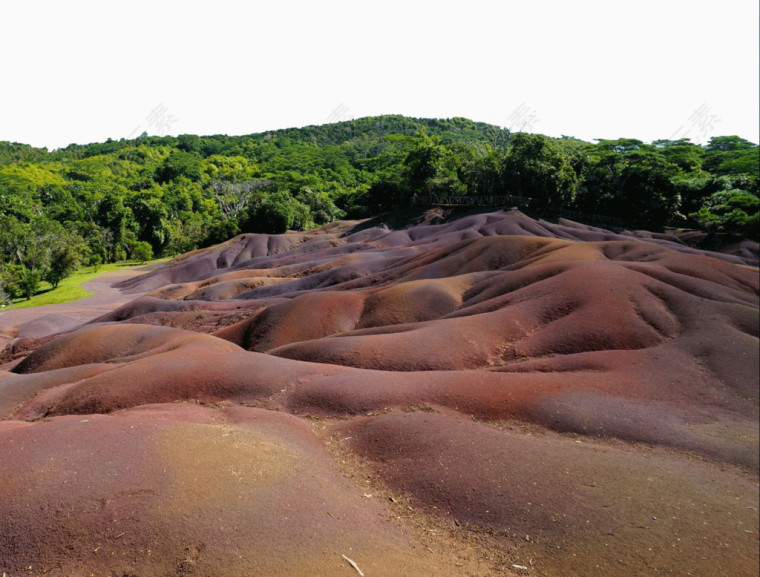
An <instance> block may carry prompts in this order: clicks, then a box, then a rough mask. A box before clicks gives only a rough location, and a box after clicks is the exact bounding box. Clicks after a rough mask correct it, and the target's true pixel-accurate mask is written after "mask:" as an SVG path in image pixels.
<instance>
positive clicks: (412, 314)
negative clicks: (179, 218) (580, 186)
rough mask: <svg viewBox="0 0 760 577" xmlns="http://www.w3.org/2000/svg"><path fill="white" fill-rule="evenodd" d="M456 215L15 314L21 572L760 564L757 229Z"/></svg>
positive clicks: (293, 244) (245, 249)
mask: <svg viewBox="0 0 760 577" xmlns="http://www.w3.org/2000/svg"><path fill="white" fill-rule="evenodd" d="M428 216H429V218H426V219H425V218H420V219H417V221H416V224H415V223H410V224H408V225H406V226H395V225H394V222H393V218H394V217H393V216H392V215H388V217H387V219H386V220H385V221H383V220H382V219H376V220H375V221H367V222H363V223H356V222H354V223H334V224H331V225H329V226H326V227H323V228H322V229H319V230H316V231H310V232H308V233H288V234H286V235H280V236H271V235H258V234H246V235H241V236H239V237H236V238H234V239H232V240H230V241H229V242H227V243H224V244H223V245H219V246H217V247H212V248H209V249H204V250H201V251H196V252H194V253H189V254H187V255H184V256H183V257H181V258H179V259H176V260H175V261H173V262H172V263H170V264H168V265H167V266H164V267H161V268H158V269H156V270H153V271H151V272H149V273H148V274H146V275H143V276H142V277H139V278H133V279H130V280H128V281H127V282H125V283H123V284H122V288H124V289H126V290H129V291H133V292H139V291H145V292H148V291H149V294H148V295H146V296H143V297H141V298H137V299H135V300H133V301H132V302H130V303H127V304H123V305H122V306H120V307H119V308H117V309H115V310H111V309H109V308H105V309H103V310H101V311H100V312H99V313H98V314H89V315H85V316H84V317H83V319H93V318H95V319H96V320H95V321H93V324H90V325H84V326H80V327H72V326H70V323H69V322H68V321H66V320H65V319H64V318H63V317H61V318H60V319H56V317H54V316H49V317H47V318H46V319H41V320H39V322H37V323H36V324H35V322H34V320H33V319H32V321H33V322H31V323H28V324H27V325H26V329H25V330H27V332H28V333H29V334H30V335H44V338H42V339H34V338H26V339H24V338H21V339H16V340H15V341H13V340H12V339H15V338H16V337H17V336H18V335H17V334H16V332H13V331H12V330H10V329H9V330H8V331H6V333H4V334H3V337H4V338H5V340H7V341H8V342H9V344H10V346H9V347H8V348H7V349H6V351H9V352H8V353H7V354H6V357H4V361H3V362H6V364H5V365H3V366H2V368H3V369H5V370H4V371H0V419H5V420H0V463H3V466H2V467H0V571H5V572H6V573H8V575H9V576H11V575H16V574H18V573H20V572H21V571H22V570H23V572H24V573H25V574H33V575H35V574H39V575H42V574H44V575H69V574H77V575H78V574H82V575H89V574H90V573H93V574H104V573H109V572H110V574H113V575H118V576H119V577H121V576H124V575H129V576H131V575H162V576H164V575H170V574H184V573H189V572H193V573H197V574H200V575H238V574H239V575H252V574H265V575H288V576H291V575H315V574H322V575H340V574H347V575H353V574H358V573H357V570H356V569H354V568H352V567H351V565H350V564H349V563H348V562H347V561H346V560H345V559H343V558H342V557H341V555H346V557H348V558H350V559H354V560H356V561H357V562H358V565H359V567H361V569H362V570H364V571H366V574H367V575H368V576H369V575H391V576H392V575H417V574H436V575H437V574H441V575H448V574H451V575H454V574H456V575H483V576H486V575H525V574H536V575H546V576H551V577H559V576H565V575H600V576H601V575H605V576H607V575H652V574H655V573H657V574H692V575H705V576H707V575H714V574H718V575H731V576H734V575H738V576H744V575H757V574H758V573H757V568H758V563H757V562H758V557H757V545H758V513H757V509H758V503H757V501H758V498H757V483H758V471H759V470H760V454H759V453H758V445H759V444H760V442H759V440H760V439H759V438H760V421H759V420H758V410H759V407H760V376H759V375H760V355H759V354H758V352H759V351H758V348H759V347H758V335H759V332H760V329H759V327H758V324H759V323H758V310H759V302H760V298H759V296H760V295H759V293H760V277H759V276H758V271H757V269H756V268H753V267H751V266H747V265H748V264H749V263H752V262H754V260H753V259H755V260H756V256H757V246H756V245H753V244H752V243H739V244H740V245H741V250H738V249H737V250H734V251H733V252H734V254H733V255H721V254H717V253H707V252H704V251H700V250H697V249H695V248H693V247H692V246H689V245H687V242H692V241H693V239H692V241H690V240H689V238H687V237H686V236H679V235H676V234H670V233H658V234H654V233H649V232H646V231H623V232H621V233H615V232H611V231H607V230H603V229H600V228H595V227H591V226H586V225H581V224H578V223H575V222H571V221H562V220H561V221H560V222H559V223H551V222H547V221H543V220H535V219H532V218H530V217H528V216H526V215H524V214H522V213H520V212H519V211H507V212H496V213H490V214H466V215H464V216H462V217H461V218H453V217H451V218H450V217H448V216H446V215H444V214H443V213H432V212H431V213H430V215H428ZM389 224H390V225H392V226H388V225H389ZM692 244H694V243H693V242H692ZM734 244H736V243H734ZM737 246H739V245H737ZM713 248H718V247H717V246H715V247H713ZM114 302H116V301H114ZM104 313H105V314H104ZM98 315H101V316H100V318H96V317H97V316H98ZM28 321H29V319H26V321H25V322H28ZM70 329H73V330H70ZM14 330H16V331H17V329H14ZM63 330H67V331H70V332H67V333H65V334H61V335H59V336H57V337H54V336H52V335H50V334H49V333H51V332H56V331H63ZM35 331H36V332H35ZM11 360H12V362H9V361H11ZM180 401H184V402H185V403H179V402H180ZM159 403H170V404H168V405H160V406H156V404H159ZM202 404H205V405H207V407H206V408H203V407H200V406H197V405H202ZM251 405H253V406H255V407H257V408H256V409H252V408H246V407H248V406H251ZM288 413H290V414H288ZM75 415H76V416H75ZM368 416H369V418H368ZM314 432H317V433H318V435H315V434H314ZM330 455H332V456H330ZM346 477H349V478H351V479H353V480H351V481H347V480H346ZM379 496H382V497H383V499H382V502H383V503H384V504H385V506H382V505H381V504H380V502H379V500H378V499H377V497H379ZM385 516H389V517H390V518H391V519H392V520H393V525H389V524H388V523H386V522H385V521H383V520H382V519H384V518H385ZM30 565H31V566H32V569H29V566H30Z"/></svg>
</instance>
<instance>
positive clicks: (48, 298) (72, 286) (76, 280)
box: [2, 258, 169, 310]
mask: <svg viewBox="0 0 760 577" xmlns="http://www.w3.org/2000/svg"><path fill="white" fill-rule="evenodd" d="M167 260H169V259H168V258H164V259H158V260H152V261H149V262H142V263H138V262H135V261H123V262H115V263H110V264H104V265H102V266H101V267H100V268H98V270H95V269H94V268H93V267H85V268H82V269H80V270H79V271H77V272H75V273H74V274H73V275H71V276H70V277H66V278H65V279H63V280H62V281H61V282H60V283H58V288H56V289H53V285H51V284H50V283H47V282H45V281H43V282H41V283H40V290H39V291H37V294H35V295H34V296H33V297H32V298H31V300H26V299H25V298H23V297H22V298H20V299H13V304H12V305H10V306H7V307H5V308H4V309H2V310H10V309H21V308H27V307H39V306H42V305H58V304H62V303H68V302H71V301H76V300H79V299H81V298H84V297H88V296H90V295H91V294H92V293H91V292H90V291H88V290H85V289H84V288H82V284H83V283H86V282H87V281H88V280H92V279H94V278H95V277H97V276H98V275H100V274H103V273H104V272H109V271H114V270H128V269H130V268H136V267H141V266H146V265H148V264H152V263H157V262H164V261H167Z"/></svg>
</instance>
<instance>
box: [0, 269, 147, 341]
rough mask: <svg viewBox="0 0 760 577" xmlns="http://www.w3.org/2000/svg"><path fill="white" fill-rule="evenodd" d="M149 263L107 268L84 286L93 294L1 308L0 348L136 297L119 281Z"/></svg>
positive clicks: (70, 324)
mask: <svg viewBox="0 0 760 577" xmlns="http://www.w3.org/2000/svg"><path fill="white" fill-rule="evenodd" d="M146 270H147V267H139V268H133V269H128V270H118V271H109V272H105V273H103V274H101V275H99V276H97V277H95V278H94V279H92V280H90V281H87V282H86V283H84V284H83V285H82V286H83V287H84V288H85V289H86V290H88V291H90V292H92V293H93V294H92V295H91V296H88V297H85V298H82V299H79V300H76V301H71V302H68V303H62V304H55V305H43V306H39V307H29V308H21V309H11V310H7V311H3V312H0V350H2V349H4V348H5V347H6V346H7V345H8V344H9V343H10V342H12V341H13V340H14V339H16V338H39V337H44V336H46V335H51V334H54V333H58V332H62V331H66V330H69V329H71V328H74V327H76V326H78V325H80V324H82V323H86V322H88V321H91V320H92V319H95V318H97V317H99V316H101V315H103V314H105V313H107V312H109V311H111V310H113V309H115V308H117V307H120V306H121V305H123V304H125V303H127V302H129V301H131V300H134V299H136V298H137V297H139V296H140V294H141V293H137V294H135V293H132V294H123V293H122V292H121V291H120V290H119V289H116V288H114V286H113V285H115V284H116V283H118V282H120V281H123V280H126V279H128V278H132V277H135V276H138V275H141V274H144V273H145V272H146Z"/></svg>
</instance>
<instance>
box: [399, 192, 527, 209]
mask: <svg viewBox="0 0 760 577" xmlns="http://www.w3.org/2000/svg"><path fill="white" fill-rule="evenodd" d="M532 201H533V199H532V198H528V197H526V196H512V195H500V196H496V195H476V196H458V195H450V196H437V195H432V196H421V195H418V194H415V195H414V196H413V197H412V206H509V207H512V206H519V207H528V206H530V203H531V202H532Z"/></svg>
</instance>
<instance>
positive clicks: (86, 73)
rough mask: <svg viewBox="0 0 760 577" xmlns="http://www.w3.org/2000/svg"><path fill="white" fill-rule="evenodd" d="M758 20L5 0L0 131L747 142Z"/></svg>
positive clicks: (2, 136) (412, 7) (659, 5)
mask: <svg viewBox="0 0 760 577" xmlns="http://www.w3.org/2000/svg"><path fill="white" fill-rule="evenodd" d="M758 19H759V14H758V2H757V0H725V1H724V2H718V1H717V0H710V1H705V0H638V1H637V2H621V1H610V0H572V1H570V0H532V1H528V0H519V1H499V0H487V1H481V0H467V1H466V2H456V3H452V2H446V1H439V2H423V1H415V0H405V1H396V0H386V1H384V2H374V3H372V4H370V3H369V2H361V1H354V2H348V1H345V2H344V1H332V0H319V1H316V0H312V1H300V0H291V1H280V2H274V1H269V2H254V1H249V2H233V1H229V0H216V1H214V2H210V1H205V2H196V1H184V2H175V1H163V0H149V1H144V0H130V1H129V2H118V3H117V2H110V1H103V0H100V1H84V0H66V1H61V0H52V1H41V0H3V2H2V3H1V4H0V30H1V31H2V32H1V33H0V140H10V141H16V142H24V143H27V144H32V145H35V146H47V147H48V148H49V149H53V148H58V147H61V146H66V145H67V144H69V143H71V142H77V143H87V142H96V141H103V140H105V139H106V138H109V137H111V138H114V139H119V138H122V137H123V138H129V137H135V136H137V135H138V134H139V133H140V132H142V131H143V130H145V131H147V132H148V133H149V134H182V133H192V134H201V135H205V134H249V133H253V132H262V131H266V130H272V129H277V128H287V127H292V126H305V125H308V124H325V123H327V122H331V121H335V120H344V119H350V118H358V117H362V116H373V115H379V114H404V115H407V116H416V117H433V118H450V117H453V116H464V117H466V118H471V119H473V120H478V121H484V122H489V123H493V124H497V125H499V126H505V127H511V128H513V129H520V128H522V129H523V130H525V131H526V132H539V133H542V134H547V135H551V136H560V135H562V134H566V135H570V136H576V137H578V138H582V139H584V140H592V139H595V138H618V137H630V138H638V139H641V140H644V141H651V140H654V139H657V138H671V137H672V138H678V137H690V138H692V140H694V141H696V142H706V141H707V140H708V139H709V137H710V136H714V135H727V134H738V135H740V136H742V137H744V138H746V139H748V140H751V141H752V142H755V143H757V142H758V139H759V135H758V126H759V125H760V120H759V119H758V108H759V107H760V105H759V104H758V102H760V95H759V94H758V84H759V83H760V81H759V80H758V70H759V69H760V62H759V56H758V53H759V49H760V46H759V45H760V38H759V32H758ZM151 113H153V114H152V115H151Z"/></svg>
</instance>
